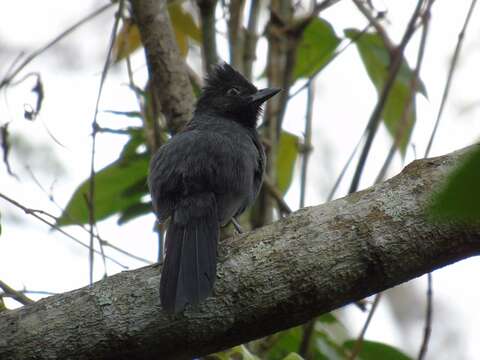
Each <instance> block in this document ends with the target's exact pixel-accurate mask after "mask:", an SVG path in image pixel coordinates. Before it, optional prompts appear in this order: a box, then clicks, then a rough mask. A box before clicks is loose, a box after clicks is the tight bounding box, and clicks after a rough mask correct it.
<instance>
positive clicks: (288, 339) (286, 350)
mask: <svg viewBox="0 0 480 360" xmlns="http://www.w3.org/2000/svg"><path fill="white" fill-rule="evenodd" d="M273 338H274V341H273V344H272V346H271V347H270V349H269V350H268V352H267V353H266V354H265V355H266V356H263V358H265V359H268V360H277V359H283V358H284V357H285V356H287V355H288V354H290V353H291V352H293V351H298V349H299V347H300V342H301V341H302V327H301V326H296V327H294V328H291V329H288V330H284V331H281V332H279V333H276V334H275V335H273Z"/></svg>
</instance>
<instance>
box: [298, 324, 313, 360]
mask: <svg viewBox="0 0 480 360" xmlns="http://www.w3.org/2000/svg"><path fill="white" fill-rule="evenodd" d="M315 320H316V319H312V320H310V321H309V322H307V323H306V324H305V325H303V336H302V341H301V342H300V347H299V348H298V354H299V355H300V356H301V357H302V358H303V359H310V357H309V351H308V350H309V347H310V340H311V338H312V334H313V330H314V329H315Z"/></svg>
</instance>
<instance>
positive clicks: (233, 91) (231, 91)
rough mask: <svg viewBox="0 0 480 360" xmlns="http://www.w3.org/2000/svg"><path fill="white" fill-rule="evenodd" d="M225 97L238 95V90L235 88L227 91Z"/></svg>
mask: <svg viewBox="0 0 480 360" xmlns="http://www.w3.org/2000/svg"><path fill="white" fill-rule="evenodd" d="M227 95H230V96H237V95H240V90H238V89H237V88H236V87H232V88H230V89H228V90H227Z"/></svg>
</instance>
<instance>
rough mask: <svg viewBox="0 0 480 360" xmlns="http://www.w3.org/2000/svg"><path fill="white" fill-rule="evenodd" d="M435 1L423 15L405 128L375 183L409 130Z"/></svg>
mask: <svg viewBox="0 0 480 360" xmlns="http://www.w3.org/2000/svg"><path fill="white" fill-rule="evenodd" d="M434 2H435V0H430V1H429V2H428V4H427V6H426V8H425V10H424V11H423V13H422V35H421V39H420V45H419V47H418V53H417V63H416V65H415V70H414V71H413V74H412V78H411V80H410V96H409V97H408V99H407V104H406V105H405V107H404V109H403V113H402V118H401V124H402V125H404V126H401V127H400V129H399V131H398V132H397V133H396V134H395V138H394V141H393V144H392V146H391V147H390V150H389V152H388V155H387V157H386V159H385V161H384V163H383V166H382V168H381V169H380V172H379V173H378V175H377V178H376V180H375V183H378V182H380V181H383V179H385V176H386V174H387V171H388V168H389V167H390V164H391V162H392V160H393V156H394V154H395V150H396V149H397V148H398V147H399V146H400V141H401V139H402V137H403V135H404V131H405V130H406V129H407V126H406V123H407V119H408V114H409V113H410V110H411V109H412V106H413V103H414V100H415V96H416V93H417V89H418V84H419V82H420V81H419V79H420V69H421V68H422V64H423V58H424V55H425V48H426V46H427V38H428V31H429V28H430V26H429V25H430V9H431V7H432V5H433V3H434Z"/></svg>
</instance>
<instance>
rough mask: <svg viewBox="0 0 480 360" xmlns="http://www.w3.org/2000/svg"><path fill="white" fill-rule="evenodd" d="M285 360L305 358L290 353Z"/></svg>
mask: <svg viewBox="0 0 480 360" xmlns="http://www.w3.org/2000/svg"><path fill="white" fill-rule="evenodd" d="M283 360H303V357H301V356H300V355H298V354H297V353H293V352H292V353H290V354H288V355H287V356H285V357H284V358H283Z"/></svg>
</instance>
